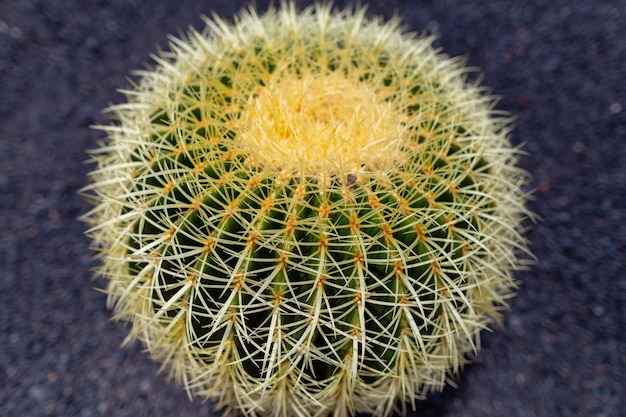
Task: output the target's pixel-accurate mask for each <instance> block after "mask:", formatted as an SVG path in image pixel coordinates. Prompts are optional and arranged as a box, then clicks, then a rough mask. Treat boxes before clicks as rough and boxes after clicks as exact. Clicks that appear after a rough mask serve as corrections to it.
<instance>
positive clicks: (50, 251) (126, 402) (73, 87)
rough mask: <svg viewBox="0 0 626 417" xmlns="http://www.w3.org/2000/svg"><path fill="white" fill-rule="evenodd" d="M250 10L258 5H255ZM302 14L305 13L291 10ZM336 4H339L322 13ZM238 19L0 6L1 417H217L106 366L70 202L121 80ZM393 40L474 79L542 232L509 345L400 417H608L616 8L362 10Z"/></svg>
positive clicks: (620, 72) (105, 328)
mask: <svg viewBox="0 0 626 417" xmlns="http://www.w3.org/2000/svg"><path fill="white" fill-rule="evenodd" d="M257 3H258V6H259V8H260V9H264V8H265V7H266V6H267V1H263V0H258V2H257ZM300 3H301V4H305V3H306V2H300ZM350 3H351V2H346V1H341V0H337V1H335V4H336V5H337V6H343V5H344V4H350ZM246 4H248V2H247V1H243V0H226V1H221V0H218V1H197V0H177V1H138V0H123V1H122V0H111V1H83V0H67V1H63V2H61V1H51V0H40V1H27V0H3V1H1V2H0V285H1V288H2V290H1V291H0V415H2V416H5V417H25V416H30V417H39V416H60V417H69V416H79V417H92V416H132V417H143V416H151V417H166V416H167V417H170V416H180V417H185V416H194V417H197V416H217V415H218V414H214V413H213V412H212V411H211V409H210V407H209V405H208V404H204V403H202V402H201V401H199V400H195V401H189V399H188V398H187V397H186V394H185V393H184V391H183V389H182V388H180V387H178V386H175V385H174V384H171V383H168V382H167V381H165V379H164V377H163V376H160V375H157V371H158V365H157V364H155V363H153V362H152V361H151V360H150V359H149V358H148V357H147V355H146V354H145V353H143V352H142V350H141V347H140V346H137V345H132V346H130V347H128V348H127V349H122V348H121V347H120V344H121V342H122V340H123V339H124V337H125V334H126V332H127V329H126V328H125V327H124V326H123V325H120V324H115V323H112V322H111V321H110V320H109V318H110V312H109V311H107V310H106V309H105V296H104V295H103V294H101V293H99V292H97V291H95V290H94V287H99V286H102V285H103V282H101V281H93V280H92V279H91V271H90V268H91V267H92V266H93V261H92V260H91V256H92V253H91V252H90V250H89V249H88V246H89V241H88V239H87V238H86V237H84V236H83V231H84V229H85V227H84V225H83V224H81V223H80V222H78V221H77V217H78V216H79V215H80V214H81V213H84V212H85V211H86V210H87V209H88V208H89V207H88V205H87V204H86V203H85V202H84V201H83V199H82V198H81V197H79V196H78V195H77V190H78V189H79V188H80V187H82V186H84V185H85V184H86V181H87V180H86V176H85V174H86V173H87V172H88V170H89V169H90V167H89V166H88V165H85V164H84V163H83V161H84V160H85V159H86V154H85V150H86V149H89V148H93V147H95V146H96V144H97V142H98V140H99V139H100V137H101V134H100V133H98V132H97V131H94V130H92V129H90V128H89V126H90V125H92V124H94V123H105V122H107V120H106V117H105V116H104V115H103V114H102V113H101V109H102V108H104V107H106V106H107V105H109V104H110V103H113V102H119V101H121V100H122V96H121V95H120V94H119V93H117V92H116V88H118V87H124V86H126V85H127V82H126V77H127V76H128V74H129V73H130V71H131V70H134V69H140V68H142V67H143V65H144V64H146V63H148V62H149V58H148V56H149V54H150V53H154V52H155V51H157V45H161V46H162V47H163V48H165V47H166V46H167V37H166V36H167V34H168V33H178V31H179V30H180V29H182V30H185V29H186V28H187V27H188V26H189V25H194V26H196V27H202V24H201V19H200V17H199V16H200V15H201V14H208V13H210V12H211V10H215V11H216V12H218V13H219V14H220V15H222V16H224V17H227V18H228V17H231V16H232V15H233V13H235V11H236V10H238V9H239V8H240V7H241V6H243V5H246ZM394 11H397V12H398V13H399V14H400V15H401V16H402V17H403V19H404V23H405V24H406V26H407V29H408V30H413V31H422V30H423V29H428V30H431V31H436V32H438V33H440V38H439V40H438V41H437V44H438V45H439V46H441V47H442V48H443V49H444V50H445V51H446V52H447V53H448V54H450V55H453V56H457V55H464V56H467V57H468V63H469V65H471V66H476V67H480V68H482V70H483V72H484V84H486V85H488V86H490V87H492V88H493V91H494V93H495V94H498V95H501V96H502V97H503V98H502V101H501V102H500V104H499V108H500V109H502V110H506V111H509V112H511V113H514V114H516V115H517V117H518V119H517V123H516V125H517V128H516V130H515V132H514V136H513V140H514V142H516V143H522V142H523V143H525V146H524V148H525V149H526V150H527V151H528V152H529V156H528V157H527V158H526V159H524V160H523V162H522V163H523V166H524V167H525V168H526V169H527V170H529V171H530V172H531V173H532V174H533V175H534V183H533V184H532V187H533V188H536V189H537V192H536V193H535V200H534V201H533V202H532V203H531V207H532V209H533V210H534V211H535V212H537V213H538V214H539V215H540V216H541V217H542V218H543V221H542V222H540V223H538V224H536V225H535V226H534V228H533V229H532V230H531V231H530V232H529V233H528V237H529V239H530V240H531V241H532V249H533V251H534V252H535V253H536V254H537V256H538V257H539V259H540V261H539V263H538V265H537V266H535V267H534V268H532V269H531V270H529V271H527V272H523V273H520V274H518V277H519V279H520V281H521V283H522V285H521V288H520V291H519V295H518V296H517V297H516V298H515V299H513V301H512V303H511V311H510V312H509V314H508V315H507V323H506V330H500V331H496V332H494V333H492V334H485V337H484V345H483V349H482V350H481V352H480V354H479V356H478V358H477V359H476V361H475V363H474V364H473V365H471V366H469V367H468V368H467V369H466V372H465V373H464V374H463V376H462V378H461V380H460V383H459V388H458V389H454V388H451V387H450V388H448V389H446V390H445V391H444V392H443V393H441V394H435V395H432V396H431V397H430V398H429V400H428V401H425V402H423V403H421V404H420V405H419V410H418V411H417V412H416V413H415V414H412V415H415V416H446V417H452V416H480V417H488V416H498V417H500V416H507V417H521V416H549V417H554V416H583V417H609V416H615V417H616V416H620V415H622V416H623V415H624V413H625V412H626V411H624V410H625V409H626V391H625V386H626V381H625V377H624V375H626V344H625V341H626V337H625V334H626V278H625V275H626V272H625V267H626V265H625V262H624V258H625V257H626V256H625V254H626V226H625V222H626V217H625V207H626V146H625V141H626V83H625V82H624V78H623V77H624V74H626V36H625V32H624V28H625V27H626V4H625V3H624V1H623V0H613V1H610V0H602V1H581V2H574V1H570V0H550V1H539V0H537V1H529V0H525V1H522V0H519V1H503V0H498V1H490V0H485V1H476V0H466V1H461V0H454V1H453V0H443V1H442V0H437V1H434V0H430V1H426V0H425V1H409V0H406V1H400V0H395V1H383V0H378V1H374V0H373V1H372V4H371V6H370V12H371V14H382V15H384V16H387V17H389V16H391V15H392V14H393V12H394Z"/></svg>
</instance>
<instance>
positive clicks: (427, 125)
mask: <svg viewBox="0 0 626 417" xmlns="http://www.w3.org/2000/svg"><path fill="white" fill-rule="evenodd" d="M206 25H207V27H206V30H205V31H204V32H198V31H195V30H191V31H190V32H189V34H188V35H187V37H185V38H184V39H172V41H171V48H170V50H169V52H164V53H161V54H160V55H159V56H158V57H156V62H157V65H156V67H155V68H152V69H150V70H146V71H141V72H139V73H138V75H139V78H140V79H139V81H138V82H137V83H136V85H133V86H132V87H131V88H130V89H128V90H125V91H124V93H125V95H126V98H127V102H125V103H123V104H119V105H115V106H112V107H111V108H110V109H109V111H111V112H112V113H114V115H115V117H116V119H117V122H113V123H112V124H111V125H110V126H100V128H101V129H103V130H104V131H105V132H106V134H107V136H108V138H107V141H106V142H105V143H103V144H102V146H101V147H100V148H99V149H97V150H94V151H93V153H92V155H93V159H94V161H95V163H96V164H97V167H96V168H95V169H94V171H93V172H92V173H91V179H92V181H91V185H89V186H88V187H87V189H86V193H87V195H88V196H89V198H90V199H92V200H93V203H94V208H93V209H92V210H91V211H90V212H89V213H87V214H86V215H85V220H86V221H87V222H88V223H89V225H90V229H89V232H88V233H89V235H90V236H91V237H92V238H93V242H94V246H95V248H96V250H97V251H98V253H99V255H100V259H101V263H100V266H99V267H98V275H99V276H102V277H104V278H105V279H106V280H107V281H108V286H107V293H108V295H109V303H110V306H111V308H113V309H114V311H115V313H116V317H117V318H119V319H120V320H123V321H125V322H128V323H130V325H131V333H130V336H129V340H135V339H139V340H141V341H142V342H143V343H144V345H145V347H146V348H147V350H148V351H149V352H150V353H151V354H152V355H153V357H154V358H155V359H156V360H157V361H159V362H161V363H162V364H163V369H164V370H165V371H166V372H167V373H168V374H169V375H170V376H172V377H174V378H175V379H176V380H177V381H179V382H180V383H181V384H183V385H184V386H185V388H186V389H187V390H188V391H189V392H190V393H193V394H197V395H199V396H200V397H203V398H207V399H210V400H212V401H213V402H214V403H215V405H216V406H217V407H220V408H223V409H224V412H225V413H227V414H228V413H232V414H243V415H247V416H284V417H286V416H327V415H332V416H334V417H341V416H348V415H354V414H355V413H360V412H363V413H368V414H371V415H374V416H388V415H391V414H392V413H394V412H396V411H399V412H400V413H404V410H405V409H406V408H407V405H409V406H412V407H413V408H415V406H416V402H415V401H416V400H419V399H422V398H424V396H425V395H426V394H427V393H428V392H429V391H432V390H441V389H442V388H443V387H444V385H445V383H446V381H449V380H450V378H451V377H455V376H456V375H457V374H458V373H459V371H460V370H461V368H462V367H463V365H464V364H466V363H468V361H469V360H471V358H472V357H473V356H474V355H475V354H476V352H477V350H478V349H479V347H480V338H479V333H480V331H481V330H483V329H486V328H488V327H489V326H490V325H491V324H493V323H494V322H497V321H498V320H499V318H500V314H501V310H502V309H503V308H505V307H506V301H507V299H508V298H509V297H511V296H512V295H513V291H514V288H515V282H514V279H513V277H512V273H513V272H514V271H515V270H517V269H520V268H521V267H522V266H523V264H524V261H523V260H521V259H520V256H519V255H520V253H523V252H527V247H526V243H525V241H524V239H523V237H522V236H521V234H520V232H521V230H522V229H521V226H520V223H521V222H522V221H523V220H524V219H525V218H526V217H528V212H527V211H526V210H525V208H524V203H525V201H526V199H527V194H526V193H525V192H523V191H522V187H523V186H524V184H525V182H526V180H527V175H526V174H525V173H524V172H523V171H522V170H521V169H519V168H517V167H516V162H517V158H518V156H519V151H518V150H517V149H515V148H513V147H512V146H511V144H510V143H509V132H510V123H509V122H510V119H509V118H507V117H506V115H503V114H501V113H497V112H496V111H495V110H494V99H493V97H491V96H489V94H488V92H487V91H486V90H485V89H484V88H482V87H480V86H479V85H478V84H477V83H475V82H469V81H468V79H467V73H468V71H467V70H466V69H464V67H463V63H462V62H461V61H460V60H458V59H451V58H448V57H446V56H444V55H442V54H439V53H438V52H437V51H436V50H435V49H433V46H432V41H433V39H432V38H431V37H427V36H413V35H409V34H405V33H403V32H402V31H401V30H400V29H399V26H398V21H397V20H391V21H389V22H386V23H385V22H382V21H381V20H379V19H374V20H372V19H369V18H367V17H366V15H365V11H364V10H363V9H362V8H357V9H356V10H352V11H336V10H332V9H331V7H330V6H329V5H318V6H314V7H311V8H308V9H306V10H303V11H296V9H295V7H294V5H293V4H289V3H284V4H283V5H282V7H281V8H279V9H271V10H269V11H268V12H266V13H265V14H262V15H259V14H257V13H256V12H255V11H254V10H250V11H247V12H243V13H242V14H240V15H239V16H238V18H237V19H235V21H234V23H226V22H224V21H223V20H221V19H219V18H218V17H214V18H212V19H206ZM229 415H230V414H229Z"/></svg>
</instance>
